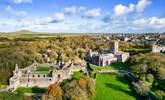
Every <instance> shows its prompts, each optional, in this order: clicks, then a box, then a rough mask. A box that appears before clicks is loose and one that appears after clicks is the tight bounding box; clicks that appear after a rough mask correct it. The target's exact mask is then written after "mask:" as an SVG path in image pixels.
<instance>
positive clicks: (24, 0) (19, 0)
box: [10, 0, 32, 4]
mask: <svg viewBox="0 0 165 100" xmlns="http://www.w3.org/2000/svg"><path fill="white" fill-rule="evenodd" d="M10 1H11V2H13V3H16V4H21V3H32V0H10Z"/></svg>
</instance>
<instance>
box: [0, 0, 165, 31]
mask: <svg viewBox="0 0 165 100" xmlns="http://www.w3.org/2000/svg"><path fill="white" fill-rule="evenodd" d="M164 5H165V0H0V31H1V32H13V31H20V30H29V31H35V32H51V33H100V32H101V33H124V32H129V33H145V32H147V33H148V32H165V6H164Z"/></svg>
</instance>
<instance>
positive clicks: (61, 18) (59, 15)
mask: <svg viewBox="0 0 165 100" xmlns="http://www.w3.org/2000/svg"><path fill="white" fill-rule="evenodd" d="M64 19H65V16H64V14H63V13H56V14H55V15H54V21H57V22H61V21H64Z"/></svg>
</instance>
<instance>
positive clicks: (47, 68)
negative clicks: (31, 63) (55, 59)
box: [36, 66, 51, 72]
mask: <svg viewBox="0 0 165 100" xmlns="http://www.w3.org/2000/svg"><path fill="white" fill-rule="evenodd" d="M36 71H37V72H49V71H51V68H50V67H44V66H39V67H37V70H36Z"/></svg>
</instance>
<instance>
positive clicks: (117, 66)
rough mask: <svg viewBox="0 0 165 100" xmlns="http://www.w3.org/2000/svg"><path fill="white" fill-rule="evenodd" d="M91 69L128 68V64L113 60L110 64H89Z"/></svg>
mask: <svg viewBox="0 0 165 100" xmlns="http://www.w3.org/2000/svg"><path fill="white" fill-rule="evenodd" d="M91 67H92V69H94V70H115V69H117V70H127V69H128V68H129V65H128V64H126V63H122V62H114V63H112V64H111V65H110V66H105V67H102V66H96V65H92V64H91Z"/></svg>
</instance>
